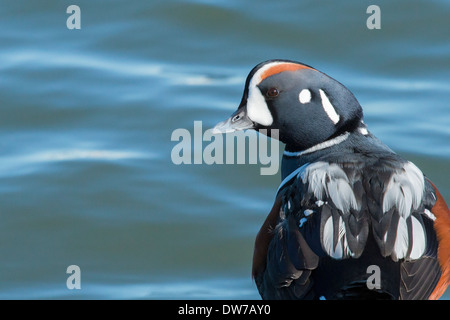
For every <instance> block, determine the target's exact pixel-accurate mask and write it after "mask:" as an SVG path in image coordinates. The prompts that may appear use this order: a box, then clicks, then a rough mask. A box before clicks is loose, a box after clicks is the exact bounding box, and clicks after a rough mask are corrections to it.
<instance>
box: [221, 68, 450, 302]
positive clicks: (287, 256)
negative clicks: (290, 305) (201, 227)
mask: <svg viewBox="0 0 450 320" xmlns="http://www.w3.org/2000/svg"><path fill="white" fill-rule="evenodd" d="M245 129H254V130H261V129H266V132H269V134H270V132H273V130H274V129H277V130H278V131H277V132H278V136H279V140H280V141H281V142H283V143H285V145H286V147H285V151H284V154H283V158H282V172H281V175H282V182H281V184H280V186H279V187H278V190H277V193H276V197H275V201H274V205H273V207H272V210H271V211H270V213H269V215H268V216H267V218H266V220H265V222H264V224H263V226H262V227H261V230H260V231H259V233H258V235H257V237H256V241H255V248H254V256H253V267H252V274H253V278H254V280H255V282H256V285H257V288H258V290H259V293H260V295H261V297H262V298H263V299H438V298H439V297H440V296H441V295H442V294H443V293H444V291H445V290H446V288H447V286H448V284H449V282H450V211H449V209H448V207H447V205H446V203H445V201H444V199H443V198H442V196H441V194H440V193H439V191H438V190H437V189H436V187H435V185H434V184H433V183H432V182H431V181H430V180H429V179H428V178H427V177H425V176H424V175H423V173H422V172H421V171H420V169H419V168H417V167H416V166H415V165H414V164H413V163H412V162H410V161H407V160H405V159H403V158H402V157H400V156H399V155H398V154H396V153H394V152H393V151H392V150H391V149H390V148H388V147H387V146H386V145H385V144H383V143H382V142H381V141H380V140H378V139H377V138H376V137H375V136H374V135H373V134H372V133H371V132H369V130H368V129H367V126H366V125H365V124H364V122H363V111H362V108H361V106H360V104H359V103H358V101H357V99H356V98H355V97H354V95H353V94H352V93H351V92H350V91H349V90H348V89H347V88H346V87H345V86H344V85H342V84H341V83H339V82H338V81H336V80H334V79H333V78H331V77H329V76H327V75H326V74H324V73H322V72H320V71H318V70H317V69H315V68H313V67H311V66H308V65H306V64H302V63H299V62H296V61H290V60H269V61H265V62H262V63H260V64H258V65H257V66H256V67H254V68H253V70H252V71H251V72H250V74H249V75H248V77H247V80H246V83H245V90H244V95H243V98H242V101H241V103H240V105H239V107H238V109H237V111H236V112H235V113H233V115H232V116H231V117H230V118H229V119H228V120H226V121H223V122H221V123H219V124H218V125H217V126H216V127H215V128H214V131H213V132H215V133H226V132H233V131H236V130H245Z"/></svg>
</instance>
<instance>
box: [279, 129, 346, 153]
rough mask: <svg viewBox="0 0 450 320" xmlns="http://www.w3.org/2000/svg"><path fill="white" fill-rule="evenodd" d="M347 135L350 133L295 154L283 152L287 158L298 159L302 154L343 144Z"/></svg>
mask: <svg viewBox="0 0 450 320" xmlns="http://www.w3.org/2000/svg"><path fill="white" fill-rule="evenodd" d="M349 135H350V132H345V133H343V134H341V135H340V136H337V137H336V138H333V139H331V140H327V141H324V142H321V143H319V144H316V145H315V146H312V147H311V148H308V149H306V150H303V151H297V152H290V151H284V155H285V156H288V157H300V156H302V155H304V154H308V153H312V152H315V151H319V150H322V149H326V148H329V147H332V146H335V145H337V144H339V143H341V142H344V141H345V140H347V138H348V136H349Z"/></svg>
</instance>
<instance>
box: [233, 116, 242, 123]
mask: <svg viewBox="0 0 450 320" xmlns="http://www.w3.org/2000/svg"><path fill="white" fill-rule="evenodd" d="M240 118H241V116H240V115H239V114H237V115H235V116H234V117H233V118H232V119H231V122H236V121H238V120H239V119H240Z"/></svg>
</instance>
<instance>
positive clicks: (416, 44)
mask: <svg viewBox="0 0 450 320" xmlns="http://www.w3.org/2000/svg"><path fill="white" fill-rule="evenodd" d="M71 4H76V5H78V6H79V7H80V9H81V29H80V30H68V29H67V27H66V19H67V18H68V17H69V15H68V14H67V13H66V9H67V7H68V6H69V5H71ZM370 4H373V3H372V2H371V1H359V2H358V3H356V2H354V3H350V2H346V3H343V2H339V3H338V2H336V1H331V0H328V1H320V2H317V1H303V2H295V1H289V2H284V3H280V2H274V1H266V0H263V1H256V0H252V1H245V2H243V1H236V0H232V1H207V0H197V1H195V0H190V1H95V3H94V2H93V1H86V0H84V1H77V2H76V3H73V2H68V1H39V2H37V1H35V2H30V1H7V0H5V1H2V2H1V3H0V75H1V76H0V97H1V105H0V110H1V111H0V115H1V116H0V134H1V137H2V139H1V140H0V147H1V148H0V179H1V181H2V183H0V221H1V222H0V256H1V257H2V263H1V264H0V298H2V299H30V298H31V299H52V298H63V299H259V295H258V293H257V290H256V287H255V285H254V283H253V282H252V280H251V276H250V270H251V259H252V252H253V242H254V238H255V235H256V233H257V231H258V230H259V227H260V226H261V224H262V222H263V221H264V219H265V216H266V215H267V213H268V211H269V210H270V208H271V205H272V202H273V198H274V195H275V191H276V188H277V186H278V183H279V181H280V176H279V174H278V175H274V176H261V175H259V169H260V165H250V164H248V165H237V164H236V165H206V164H202V165H180V166H176V165H174V164H173V163H172V161H171V157H170V155H171V150H172V148H173V147H174V145H175V144H176V143H175V142H173V141H171V134H172V132H173V130H175V129H177V128H186V129H188V130H189V131H190V132H193V125H194V121H196V120H198V121H200V120H201V121H203V127H204V130H206V129H207V128H208V127H211V126H213V125H214V124H215V123H217V122H219V121H221V120H223V119H225V118H226V117H227V116H228V115H230V114H231V113H232V112H233V111H234V110H235V108H236V107H237V104H238V103H239V101H240V99H241V95H242V90H243V84H244V81H245V78H246V76H247V74H248V72H249V71H250V69H251V68H252V67H253V66H254V65H256V64H257V63H259V62H261V61H263V60H266V59H270V58H287V59H293V60H299V61H302V62H304V63H307V64H309V65H312V66H314V67H316V68H317V69H319V70H321V71H323V72H326V73H327V74H329V75H330V76H332V77H334V78H336V79H337V80H339V81H340V82H342V83H344V84H345V85H346V86H347V87H348V88H350V89H351V90H352V92H353V93H354V94H355V95H356V97H357V98H358V99H359V101H360V103H361V105H362V106H363V107H364V112H365V122H366V124H367V125H368V127H369V129H370V130H371V132H373V133H374V134H375V135H377V136H378V137H379V138H380V139H381V140H383V141H384V142H385V143H387V144H388V145H389V146H390V147H391V148H393V149H394V150H396V151H397V152H399V153H400V154H402V155H403V156H405V157H407V158H408V159H410V160H412V161H414V162H415V163H416V164H417V165H418V166H419V167H420V168H421V169H422V170H423V171H424V172H425V173H426V174H427V176H428V177H430V178H431V179H432V180H433V181H434V182H435V184H436V185H437V186H439V188H440V190H441V193H442V194H443V195H444V197H446V198H447V199H449V200H448V201H450V172H449V170H448V167H449V159H450V143H449V142H450V139H449V138H450V126H449V125H448V123H449V122H450V107H449V103H448V101H449V98H450V83H449V78H450V41H449V33H448V32H449V30H450V20H449V19H448V17H449V16H450V5H449V2H448V1H445V0H435V1H406V0H402V1H395V2H392V1H378V2H377V4H378V5H379V6H380V8H381V29H380V30H369V29H367V27H366V19H367V18H368V16H369V15H368V14H366V9H367V7H368V6H369V5H370ZM73 264H75V265H78V266H79V267H80V268H81V289H80V290H69V289H67V287H66V280H67V278H68V276H69V275H68V274H67V273H66V269H67V267H68V266H69V265H73ZM444 298H447V299H448V298H450V296H449V295H448V294H447V295H446V296H444Z"/></svg>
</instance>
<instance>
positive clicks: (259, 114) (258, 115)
mask: <svg viewBox="0 0 450 320" xmlns="http://www.w3.org/2000/svg"><path fill="white" fill-rule="evenodd" d="M301 69H310V70H315V69H313V68H311V67H308V66H305V65H303V64H298V63H293V62H285V61H273V62H269V63H267V64H265V65H263V66H262V67H261V68H260V69H259V70H258V71H256V72H255V74H254V75H253V77H252V79H251V81H250V83H249V85H248V98H247V115H248V117H249V118H250V119H251V120H252V121H253V122H256V123H259V124H261V125H263V126H270V125H272V123H273V117H272V114H271V113H270V110H269V107H268V106H267V103H266V100H265V98H264V96H263V95H262V94H261V91H260V90H259V88H258V87H257V86H258V85H259V84H260V83H261V82H262V81H263V80H264V79H266V78H268V77H270V76H273V75H275V74H278V73H281V72H284V71H297V70H301Z"/></svg>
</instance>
